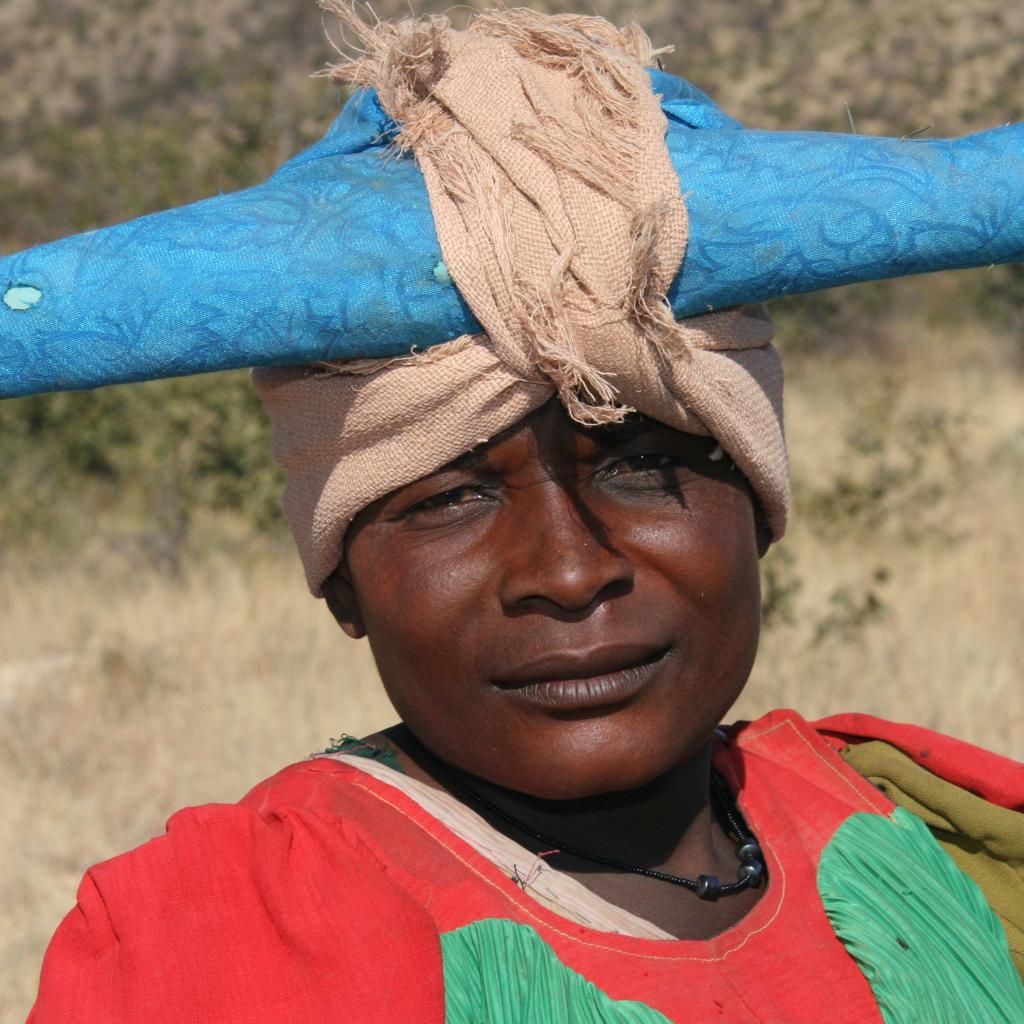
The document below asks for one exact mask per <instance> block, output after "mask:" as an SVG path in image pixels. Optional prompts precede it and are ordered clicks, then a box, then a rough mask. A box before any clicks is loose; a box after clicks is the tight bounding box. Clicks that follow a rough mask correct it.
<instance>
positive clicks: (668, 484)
mask: <svg viewBox="0 0 1024 1024" xmlns="http://www.w3.org/2000/svg"><path fill="white" fill-rule="evenodd" d="M684 468H685V463H684V461H683V460H682V459H680V458H679V457H678V456H676V455H669V454H665V453H662V452H644V453H641V454H638V455H626V456H623V457H622V458H620V459H616V460H615V461H614V462H613V463H611V465H609V466H607V467H606V468H605V470H604V471H603V473H602V474H601V475H602V476H603V477H604V478H605V479H606V480H608V481H609V482H610V483H612V484H615V485H618V486H621V487H628V488H631V489H636V490H662V491H663V490H666V489H671V488H674V487H677V486H678V485H679V479H680V471H681V470H682V469H684Z"/></svg>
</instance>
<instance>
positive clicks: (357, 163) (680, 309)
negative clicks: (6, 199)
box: [0, 71, 1024, 397]
mask: <svg viewBox="0 0 1024 1024" xmlns="http://www.w3.org/2000/svg"><path fill="white" fill-rule="evenodd" d="M651 79H652V84H653V86H654V89H655V91H656V92H657V93H659V94H660V95H661V97H662V105H663V108H664V110H665V113H666V115H667V117H668V121H669V130H668V137H667V143H668V148H669V152H670V154H671V158H672V162H673V165H674V166H675V169H676V171H677V173H678V175H679V178H680V181H681V182H682V187H683V194H684V196H685V198H686V203H687V209H688V211H689V217H690V239H689V243H688V247H687V252H686V256H685V258H684V260H683V265H682V267H681V268H680V272H679V274H678V275H677V277H676V279H675V281H674V282H673V284H672V287H671V289H670V292H669V299H670V301H671V303H672V308H673V311H674V312H675V315H676V316H677V317H678V318H684V317H687V316H693V315H695V314H698V313H703V312H705V311H707V310H710V309H718V308H723V307H725V306H730V305H735V304H738V303H741V302H758V301H764V300H767V299H771V298H775V297H777V296H781V295H790V294H796V293H798V292H806V291H814V290H817V289H821V288H829V287H832V286H834V285H839V284H848V283H851V282H855V281H867V280H874V279H879V278H884V277H894V276H899V275H902V274H915V273H924V272H926V271H932V270H941V269H947V268H954V267H969V266H980V265H985V264H989V263H1002V262H1013V261H1018V260H1022V259H1024V125H1020V124H1018V125H1010V126H1006V127H1002V128H996V129H993V130H992V131H988V132H982V133H980V134H977V135H972V136H968V137H966V138H963V139H956V140H928V141H923V140H905V141H904V140H897V139H885V138H869V137H864V136H856V135H845V134H830V133H822V132H769V131H756V130H749V129H746V128H744V127H743V126H742V125H741V124H739V122H737V121H735V120H733V119H732V118H730V117H728V116H727V115H725V114H724V113H722V111H720V110H719V109H718V108H717V107H716V106H715V105H714V103H712V101H711V100H710V99H709V98H708V97H707V96H706V95H705V94H704V93H702V92H701V91H700V90H699V89H697V88H696V87H695V86H693V85H691V84H690V83H688V82H685V81H683V80H681V79H678V78H675V77H674V76H671V75H668V74H665V73H664V72H660V71H652V72H651ZM394 130H395V125H394V123H393V122H392V121H390V119H389V118H388V117H387V115H386V114H385V112H384V111H383V109H382V108H381V106H380V104H379V102H378V101H377V98H376V96H375V95H374V94H373V93H372V92H369V91H363V92H360V93H357V94H356V95H355V96H353V97H352V99H350V100H349V102H348V103H347V104H346V106H345V108H344V110H343V111H342V112H341V114H340V115H339V117H338V118H337V120H336V121H335V123H334V124H333V125H332V126H331V128H330V130H329V131H328V133H327V134H326V136H325V137H324V138H323V139H322V140H320V141H319V142H318V143H316V144H315V145H314V146H312V147H311V148H309V149H308V150H306V151H304V152H303V153H300V154H299V155H298V156H296V157H294V158H293V159H292V160H290V161H289V162H288V163H287V164H285V165H284V166H283V167H282V168H281V169H280V170H279V171H278V172H277V173H276V174H275V175H274V176H273V177H272V178H270V179H269V181H267V182H266V183H265V184H263V185H259V186H257V187H255V188H251V189H247V190H245V191H242V192H237V193H232V194H229V195H222V196H217V197H214V198H212V199H207V200H204V201H202V202H199V203H195V204H192V205H190V206H186V207H182V208H180V209H176V210H169V211H166V212H164V213H158V214H153V215H150V216H148V217H143V218H140V219H138V220H135V221H131V222H128V223H126V224H120V225H116V226H114V227H109V228H103V229H101V230H98V231H92V232H87V233H85V234H82V235H76V236H73V237H71V238H67V239H64V240H62V241H59V242H54V243H51V244H49V245H43V246H39V247H37V248H35V249H30V250H28V251H26V252H22V253H18V254H16V255H13V256H8V257H6V258H3V259H0V396H2V397H10V396H14V395H23V394H31V393H33V392H40V391H52V390H62V389H70V388H88V387H98V386H101V385H104V384H112V383H121V382H126V381H133V380H147V379H152V378H159V377H171V376H180V375H183V374H191V373H201V372H206V371H211V370H222V369H231V368H237V367H244V366H257V365H272V364H285V363H305V362H314V361H316V360H322V359H348V358H357V357H358V358H375V357H382V356H394V355H399V354H401V353H404V352H408V351H409V350H410V349H412V348H414V347H416V348H423V347H427V346H430V345H434V344H438V343H440V342H443V341H447V340H449V339H451V338H455V337H458V336H459V335H461V334H465V333H472V332H476V331H479V330H480V326H479V324H478V323H477V321H476V319H475V317H474V316H473V314H472V312H471V311H470V309H469V308H468V306H467V305H466V304H465V302H463V300H462V298H461V297H460V295H459V293H458V291H457V290H456V288H455V287H454V286H453V285H452V284H451V283H450V278H448V276H447V273H446V271H445V268H444V264H443V260H442V256H441V250H440V246H439V244H438V241H437V235H436V232H435V230H434V224H433V219H432V217H431V213H430V204H429V200H428V198H427V193H426V187H425V185H424V182H423V178H422V176H421V174H420V172H419V170H418V169H417V167H416V164H415V162H414V161H413V160H411V159H408V158H406V159H398V158H387V157H386V156H385V154H386V152H387V147H388V144H389V141H390V139H391V137H392V135H393V133H394ZM35 292H38V293H39V295H38V297H37V298H35ZM26 296H33V298H34V301H32V302H28V301H27V300H26Z"/></svg>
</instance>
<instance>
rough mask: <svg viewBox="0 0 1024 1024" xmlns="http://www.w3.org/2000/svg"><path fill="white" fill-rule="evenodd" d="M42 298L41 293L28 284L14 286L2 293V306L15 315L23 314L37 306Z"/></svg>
mask: <svg viewBox="0 0 1024 1024" xmlns="http://www.w3.org/2000/svg"><path fill="white" fill-rule="evenodd" d="M42 297H43V293H42V292H41V291H40V290H39V289H38V288H35V287H33V286H32V285H30V284H15V285H11V287H10V288H8V289H7V291H5V292H4V305H5V306H6V307H7V308H8V309H12V310H14V312H15V313H24V312H25V311H26V310H29V309H32V307H33V306H36V305H38V303H39V300H40V299H41V298H42Z"/></svg>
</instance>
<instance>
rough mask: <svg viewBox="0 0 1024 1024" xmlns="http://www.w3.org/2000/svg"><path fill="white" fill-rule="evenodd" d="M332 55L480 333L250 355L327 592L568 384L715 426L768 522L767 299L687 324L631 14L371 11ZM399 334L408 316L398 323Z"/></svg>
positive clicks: (671, 210) (672, 179) (651, 100)
mask: <svg viewBox="0 0 1024 1024" xmlns="http://www.w3.org/2000/svg"><path fill="white" fill-rule="evenodd" d="M331 6H332V9H336V10H337V12H338V13H339V14H341V15H342V17H343V18H344V19H345V21H346V24H347V26H348V27H350V28H353V29H355V30H356V31H357V32H358V33H359V35H360V39H361V42H362V43H363V44H364V46H365V50H366V53H365V56H362V57H361V58H360V59H358V60H355V61H352V62H349V63H345V64H343V65H340V66H338V67H336V68H334V69H333V75H334V77H335V78H336V80H338V81H344V82H353V83H356V84H358V85H367V86H372V87H373V88H375V89H376V90H377V92H378V95H379V97H380V100H381V103H382V105H383V106H384V109H385V110H386V111H387V113H388V114H389V116H391V117H392V118H393V119H394V120H395V121H396V122H397V123H398V124H399V125H401V131H400V135H399V138H398V145H399V146H400V147H401V148H402V149H403V150H411V151H412V153H413V154H414V155H415V158H416V160H417V161H418V164H419V166H420V168H421V169H422V171H423V176H424V178H425V180H426V184H427V190H428V194H429V197H430V204H431V210H432V212H433V215H434V221H435V224H436V227H437V234H438V239H439V241H440V243H441V251H442V253H443V256H444V260H445V263H446V265H447V268H448V271H449V273H450V274H451V277H452V279H453V280H454V282H455V284H456V285H457V286H458V289H459V291H460V292H461V294H462V296H463V298H464V299H465V300H466V302H467V303H468V304H469V306H470V308H471V309H472V310H473V313H474V314H475V315H476V317H477V319H478V320H479V321H480V323H481V324H482V325H483V327H484V330H485V331H486V333H485V334H480V335H472V336H470V335H467V336H465V337H462V338H458V339H456V340H454V341H451V342H448V343H447V344H444V345H439V346H437V347H434V348H431V349H428V350H427V351H426V352H425V353H423V354H418V355H410V356H408V357H403V358H400V359H382V360H364V361H359V362H356V363H349V364H344V363H342V364H333V365H329V366H319V367H285V368H277V369H259V370H255V371H254V373H253V379H254V382H255V386H256V388H257V390H258V391H259V394H260V396H261V398H262V399H263V402H264V405H265V406H266V409H267V411H268V413H269V415H270V418H271V422H272V426H273V450H274V454H275V457H276V458H277V459H278V461H279V462H280V463H281V465H282V466H283V467H284V470H285V473H286V484H285V492H284V498H283V506H284V511H285V514H286V516H287V518H288V521H289V522H290V524H291V527H292V530H293V532H294V534H295V539H296V542H297V544H298V548H299V553H300V555H301V556H302V560H303V564H304V566H305V570H306V578H307V581H308V583H309V586H310V589H311V590H312V591H313V593H314V594H317V595H319V593H320V588H321V585H322V584H323V582H324V580H325V579H326V578H327V577H328V576H329V575H330V574H331V572H332V571H333V570H334V569H335V567H336V566H337V564H338V562H339V561H340V559H341V557H342V540H343V537H344V534H345V531H346V529H347V528H348V525H349V523H350V522H351V520H352V518H353V516H355V514H356V513H357V512H358V511H359V510H360V509H362V508H364V507H365V506H366V505H368V504H370V503H371V502H373V501H375V500H377V499H378V498H380V497H383V496H384V495H385V494H388V493H389V492H391V491H393V490H395V489H396V488H398V487H401V486H403V485H405V484H408V483H411V482H412V481H414V480H417V479H419V478H420V477H423V476H426V475H428V474H430V473H432V472H434V471H436V470H437V469H439V468H440V467H441V466H443V465H445V464H446V463H448V462H450V461H451V460H452V459H455V458H457V457H458V456H460V455H462V454H464V453H465V452H467V451H469V450H470V449H471V448H473V447H475V446H476V445H479V444H482V443H484V442H486V441H488V440H489V439H491V438H492V437H494V436H495V435H496V434H498V433H500V432H501V431H503V430H505V429H507V428H508V427H511V426H512V425H513V424H515V423H516V422H517V421H518V420H520V419H521V418H522V417H524V416H526V415H527V414H528V413H530V412H532V411H533V410H534V409H537V408H539V407H540V406H541V405H543V404H544V403H545V402H546V401H547V400H548V399H549V398H550V397H551V396H552V395H553V394H556V393H557V394H558V395H559V397H560V398H561V400H562V402H563V403H564V404H565V407H566V409H567V410H568V412H569V414H570V415H571V416H572V417H573V419H575V420H577V421H578V422H580V423H582V424H587V425H594V424H600V423H607V422H613V421H619V420H621V419H622V418H623V417H624V416H625V415H626V414H627V413H628V412H630V411H632V410H638V411H640V412H642V413H644V414H645V415H647V416H650V417H652V418H654V419H656V420H659V421H661V422H663V423H666V424H668V425H670V426H672V427H676V428H677V429H679V430H683V431H686V432H689V433H695V434H704V435H707V434H710V435H712V436H713V437H715V438H716V439H717V440H718V441H719V443H720V444H721V445H722V447H723V448H724V449H725V451H726V452H727V453H728V454H729V456H730V457H731V458H732V459H733V461H734V462H735V463H736V465H737V466H738V467H739V468H740V469H741V470H742V472H743V473H744V474H745V475H746V477H747V479H748V480H749V481H750V483H751V485H752V487H753V489H754V491H755V493H756V494H757V496H758V498H759V500H760V502H761V506H762V508H763V511H764V514H765V516H766V518H767V520H768V523H769V526H770V528H771V530H772V533H773V536H774V537H775V538H778V537H779V536H781V534H782V532H783V530H784V528H785V522H786V514H787V510H788V504H789V492H788V476H787V471H786V452H785V442H784V440H783V433H782V369H781V365H780V363H779V359H778V355H777V353H776V352H775V349H774V348H773V347H772V346H771V344H770V342H771V323H770V321H769V319H768V317H767V315H766V314H765V312H764V311H763V310H762V309H761V308H760V307H754V306H749V307H740V308H737V309H733V310H724V311H721V312H714V313H708V314H705V315H702V316H698V317H692V318H690V319H688V320H684V321H682V322H679V323H677V322H675V321H674V319H673V317H672V312H671V309H670V307H669V304H668V302H667V300H666V298H665V293H666V291H667V289H668V287H669V285H670V284H671V282H672V279H673V277H674V276H675V274H676V272H677V270H678V268H679V266H680V263H681V261H682V258H683V254H684V251H685V248H686V237H687V217H686V209H685V205H684V203H683V200H682V198H681V194H680V184H679V180H678V178H677V177H676V174H675V171H674V169H673V167H672V164H671V161H670V159H669V154H668V150H667V148H666V146H665V141H664V139H665V131H666V121H665V116H664V114H663V113H662V111H661V107H660V105H659V102H658V98H657V97H656V96H655V95H654V93H653V92H652V89H651V84H650V79H649V77H648V75H647V73H646V72H645V70H644V68H645V67H646V66H649V65H650V64H651V62H652V60H653V59H654V56H655V54H654V52H653V51H652V49H651V44H650V41H649V40H648V39H647V37H646V35H645V34H644V33H643V31H642V30H641V29H640V28H639V27H637V26H636V25H631V26H629V27H627V28H625V29H623V30H621V31H620V30H618V29H616V28H614V27H613V26H612V25H610V24H609V23H608V22H606V21H604V20H602V19H600V18H591V17H582V16H572V15H556V16H551V15H542V14H538V13H536V12H533V11H528V10H500V11H491V12H486V13H483V14H479V15H477V16H475V17H474V19H473V20H472V22H471V23H470V25H469V27H468V28H467V29H466V30H465V31H455V30H454V29H452V28H451V26H450V25H449V23H448V21H447V19H445V18H436V17H435V18H427V19H422V20H414V19H407V20H403V21H399V22H379V23H377V24H374V25H372V26H367V25H365V24H363V23H362V22H360V21H359V20H358V19H356V18H355V17H354V15H352V13H351V11H350V10H349V9H348V8H347V7H344V6H339V7H337V8H333V5H331ZM395 330H396V331H399V332H400V331H401V330H402V325H401V324H400V323H396V324H395Z"/></svg>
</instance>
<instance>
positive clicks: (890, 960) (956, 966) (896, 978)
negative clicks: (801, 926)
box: [818, 808, 1024, 1024]
mask: <svg viewBox="0 0 1024 1024" xmlns="http://www.w3.org/2000/svg"><path fill="white" fill-rule="evenodd" d="M818 889H819V892H820V894H821V898H822V902H823V903H824V905H825V912H826V913H827V914H828V918H829V921H831V923H832V927H833V928H834V929H835V932H836V935H838V936H839V938H840V939H841V940H842V942H843V943H844V945H845V946H846V948H847V950H848V951H849V953H850V954H851V956H853V958H854V959H855V960H856V961H857V964H858V965H859V966H860V969H861V970H862V971H863V972H864V976H865V978H867V981H868V984H870V985H871V989H872V991H873V992H874V995H875V998H876V999H877V1000H878V1006H879V1009H880V1010H881V1012H882V1017H883V1019H884V1020H885V1022H886V1024H922V1022H927V1024H966V1022H970V1024H1004V1022H1005V1024H1021V1022H1022V1021H1024V986H1022V985H1021V979H1020V977H1019V976H1018V974H1017V972H1016V970H1015V969H1014V966H1013V962H1012V960H1011V959H1010V953H1009V949H1008V947H1007V943H1006V935H1005V933H1004V932H1003V929H1002V927H1001V926H1000V924H999V920H998V918H997V917H996V916H995V914H994V913H993V912H992V910H991V908H990V907H989V905H988V903H987V902H986V901H985V897H984V896H983V895H982V893H981V890H980V889H979V888H978V886H977V885H976V884H975V883H974V882H973V881H972V880H971V879H970V878H968V877H967V876H966V875H965V874H964V873H963V872H962V871H961V870H960V869H959V868H958V867H957V866H956V865H955V864H954V863H953V861H952V860H951V859H950V858H949V856H948V855H947V854H946V853H945V852H944V851H943V850H942V848H941V847H940V846H939V844H938V843H937V842H936V841H935V839H934V837H933V836H932V834H931V833H930V832H929V831H928V829H927V827H926V826H925V825H924V823H923V822H921V821H920V820H919V819H918V818H916V817H915V816H914V815H913V814H911V813H909V812H908V811H905V810H903V809H902V808H897V809H896V810H895V811H894V812H893V814H892V817H891V818H889V817H883V816H882V815H877V814H854V815H852V816H851V817H849V818H848V819H847V820H846V821H845V822H844V823H843V824H842V825H841V826H840V828H839V829H838V831H837V832H836V834H835V835H834V836H833V837H832V840H831V841H830V842H829V844H828V846H826V847H825V850H824V851H823V853H822V855H821V860H820V862H819V864H818Z"/></svg>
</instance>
